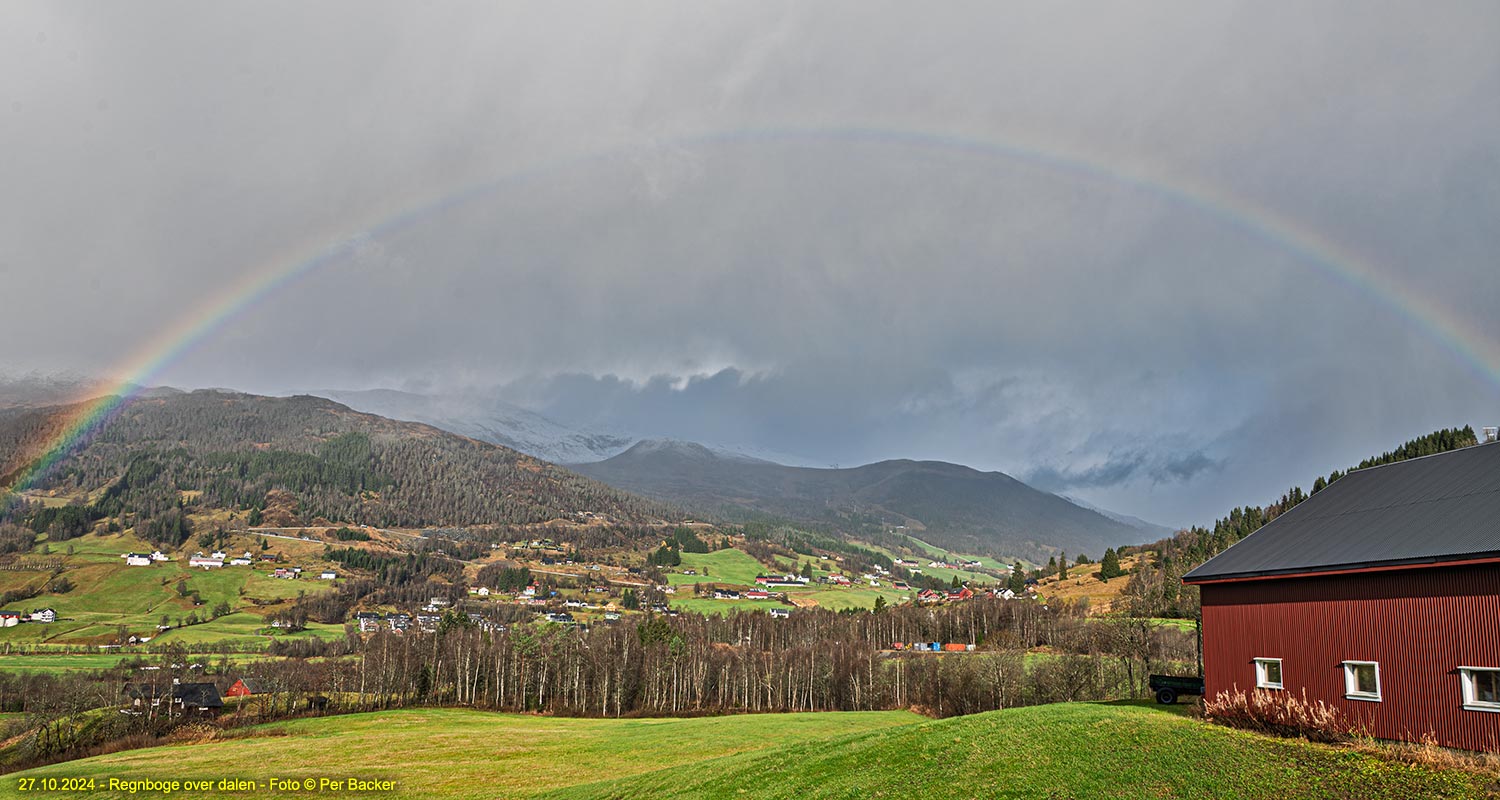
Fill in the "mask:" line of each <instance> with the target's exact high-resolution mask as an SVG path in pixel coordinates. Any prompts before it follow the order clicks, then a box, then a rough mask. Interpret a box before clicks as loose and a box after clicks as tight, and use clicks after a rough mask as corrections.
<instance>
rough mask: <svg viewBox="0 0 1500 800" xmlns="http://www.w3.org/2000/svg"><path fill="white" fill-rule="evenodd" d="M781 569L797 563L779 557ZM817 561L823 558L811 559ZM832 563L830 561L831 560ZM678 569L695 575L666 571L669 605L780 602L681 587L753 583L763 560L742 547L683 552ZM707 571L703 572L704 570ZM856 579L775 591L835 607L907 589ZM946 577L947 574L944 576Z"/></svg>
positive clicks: (891, 599)
mask: <svg viewBox="0 0 1500 800" xmlns="http://www.w3.org/2000/svg"><path fill="white" fill-rule="evenodd" d="M777 561H778V563H780V564H781V565H782V566H781V569H782V570H783V571H786V572H793V571H797V570H798V566H797V563H794V562H793V561H792V560H791V559H788V558H778V559H777ZM814 563H815V564H819V563H822V562H814ZM830 563H831V562H830ZM676 569H678V570H683V569H691V570H694V571H695V572H697V573H698V574H696V575H683V574H681V572H673V573H669V574H668V575H667V581H668V582H669V583H671V584H672V585H673V586H677V587H679V589H678V592H679V594H677V595H676V596H674V597H673V598H672V601H671V606H672V607H673V608H675V609H677V610H679V611H693V612H697V613H699V614H730V613H733V612H735V611H764V610H765V609H767V608H771V607H774V606H778V605H780V604H779V603H777V602H776V601H774V600H771V601H767V600H714V599H711V598H708V599H705V598H699V597H693V596H691V595H690V594H688V593H687V592H686V591H684V589H686V588H690V587H691V586H692V585H693V584H695V583H716V584H723V585H729V586H742V587H753V586H755V576H756V575H761V574H764V573H766V572H768V571H769V570H768V569H767V567H766V566H765V565H764V564H761V563H760V562H759V561H756V560H755V559H754V558H753V557H751V556H750V554H748V553H746V552H744V551H743V550H737V549H728V550H717V551H715V552H712V553H683V554H682V565H681V566H680V567H677V568H676ZM704 569H707V570H708V574H707V575H704V574H703V570H704ZM827 574H828V570H826V569H822V568H821V567H815V568H814V571H813V576H814V578H818V577H822V576H824V575H827ZM850 577H851V578H853V579H855V585H854V586H851V587H849V588H838V587H833V586H826V585H823V584H818V583H812V584H809V585H807V586H804V587H796V588H780V589H776V590H774V591H776V592H785V593H786V594H787V595H788V596H789V597H792V598H794V599H799V600H811V601H813V602H815V603H817V605H818V606H820V607H822V608H830V609H833V610H835V611H838V610H841V609H845V608H872V607H873V606H874V605H875V598H877V597H884V598H885V601H886V603H889V604H892V605H894V604H895V603H897V602H899V601H901V600H904V599H908V598H909V597H910V596H911V593H910V592H900V591H897V590H895V589H893V588H891V586H890V583H889V582H888V581H882V585H881V586H880V588H878V589H877V588H874V587H871V586H868V585H865V584H863V583H861V582H860V581H859V576H858V575H851V576H850ZM945 580H946V578H945Z"/></svg>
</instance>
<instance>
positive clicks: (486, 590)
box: [474, 586, 490, 597]
mask: <svg viewBox="0 0 1500 800" xmlns="http://www.w3.org/2000/svg"><path fill="white" fill-rule="evenodd" d="M474 594H477V595H479V596H480V597H489V596H490V587H488V586H481V587H479V588H478V589H477V590H476V591H475V592H474Z"/></svg>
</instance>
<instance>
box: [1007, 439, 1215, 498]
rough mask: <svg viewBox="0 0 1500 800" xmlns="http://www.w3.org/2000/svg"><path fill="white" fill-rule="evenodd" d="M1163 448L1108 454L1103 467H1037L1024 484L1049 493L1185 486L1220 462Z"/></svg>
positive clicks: (1203, 455)
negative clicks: (1137, 484)
mask: <svg viewBox="0 0 1500 800" xmlns="http://www.w3.org/2000/svg"><path fill="white" fill-rule="evenodd" d="M1173 452H1174V451H1173V450H1171V449H1168V447H1167V446H1164V447H1161V448H1159V449H1158V451H1157V452H1156V453H1155V454H1153V453H1149V452H1144V451H1135V452H1130V453H1120V454H1113V453H1112V454H1110V455H1109V456H1108V457H1107V458H1106V460H1105V461H1104V463H1102V464H1093V465H1090V466H1087V467H1081V468H1079V467H1074V468H1063V469H1058V468H1054V467H1039V468H1037V469H1035V470H1033V471H1031V472H1030V473H1028V474H1027V475H1026V482H1027V483H1030V484H1031V485H1032V486H1036V487H1038V488H1041V489H1046V490H1048V491H1051V492H1063V491H1066V490H1069V489H1101V488H1108V487H1114V486H1120V485H1122V484H1128V483H1132V482H1134V481H1137V480H1141V479H1145V480H1149V481H1150V482H1151V483H1186V482H1187V481H1190V480H1192V479H1193V478H1195V477H1197V476H1198V474H1199V473H1201V472H1204V471H1206V470H1217V469H1220V468H1222V467H1223V462H1221V461H1217V460H1215V459H1212V458H1209V457H1208V456H1207V455H1205V454H1204V453H1202V452H1193V453H1188V454H1187V455H1182V456H1177V455H1172V453H1173Z"/></svg>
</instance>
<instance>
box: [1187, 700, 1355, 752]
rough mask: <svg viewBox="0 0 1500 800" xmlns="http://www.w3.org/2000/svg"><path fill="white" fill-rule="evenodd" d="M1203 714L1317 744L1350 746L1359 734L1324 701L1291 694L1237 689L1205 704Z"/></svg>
mask: <svg viewBox="0 0 1500 800" xmlns="http://www.w3.org/2000/svg"><path fill="white" fill-rule="evenodd" d="M1203 714H1204V716H1206V717H1208V718H1209V719H1211V720H1213V721H1215V722H1217V723H1219V724H1221V725H1228V726H1230V727H1233V728H1244V729H1245V730H1252V731H1258V732H1260V733H1270V734H1274V735H1276V736H1298V737H1301V738H1304V739H1307V740H1309V741H1314V742H1330V743H1333V742H1347V741H1349V740H1350V739H1352V738H1354V737H1355V736H1356V735H1358V734H1359V731H1358V729H1357V726H1356V725H1355V724H1354V723H1353V722H1351V721H1350V720H1347V719H1345V718H1344V717H1343V716H1342V715H1340V714H1339V710H1338V709H1337V708H1335V707H1334V706H1331V705H1329V704H1327V703H1325V702H1323V701H1322V700H1309V699H1308V698H1307V690H1305V689H1304V690H1303V692H1302V696H1301V697H1300V698H1299V697H1298V696H1297V695H1294V694H1291V693H1290V692H1281V691H1266V690H1263V689H1256V690H1254V691H1250V692H1244V691H1241V690H1240V689H1239V687H1235V688H1234V689H1231V690H1229V691H1227V692H1220V693H1219V694H1218V695H1217V696H1215V697H1213V698H1205V699H1204V701H1203Z"/></svg>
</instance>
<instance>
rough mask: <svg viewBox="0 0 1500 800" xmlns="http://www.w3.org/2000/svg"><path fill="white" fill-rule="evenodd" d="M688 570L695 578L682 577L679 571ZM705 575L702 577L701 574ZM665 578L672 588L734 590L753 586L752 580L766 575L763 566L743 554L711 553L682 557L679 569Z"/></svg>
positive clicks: (739, 552)
mask: <svg viewBox="0 0 1500 800" xmlns="http://www.w3.org/2000/svg"><path fill="white" fill-rule="evenodd" d="M685 569H691V570H694V571H695V572H697V573H698V574H697V575H684V574H682V570H685ZM704 569H707V570H708V574H707V575H704V574H703V570H704ZM674 570H675V571H674V572H671V573H669V574H668V575H667V582H668V583H670V584H672V585H673V586H682V585H692V584H694V583H722V584H729V585H734V586H754V585H755V576H756V575H761V574H764V573H765V572H767V569H766V566H765V565H764V564H761V563H760V562H759V561H756V560H755V558H754V557H753V556H751V555H750V554H749V553H746V552H745V551H743V550H735V549H733V548H731V549H728V550H715V551H714V552H712V553H683V554H682V565H681V566H679V567H675V568H674Z"/></svg>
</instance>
